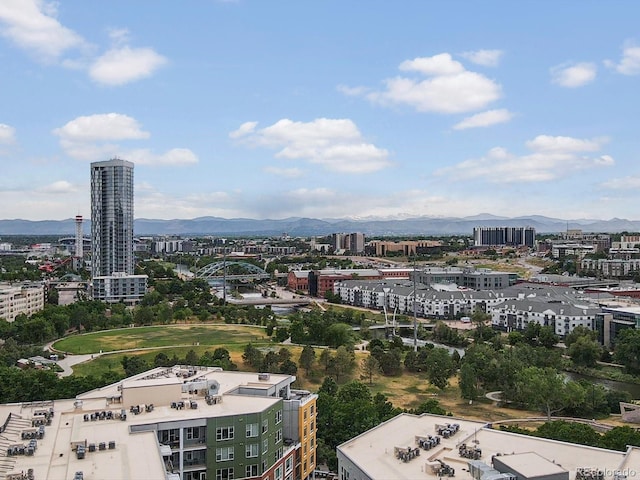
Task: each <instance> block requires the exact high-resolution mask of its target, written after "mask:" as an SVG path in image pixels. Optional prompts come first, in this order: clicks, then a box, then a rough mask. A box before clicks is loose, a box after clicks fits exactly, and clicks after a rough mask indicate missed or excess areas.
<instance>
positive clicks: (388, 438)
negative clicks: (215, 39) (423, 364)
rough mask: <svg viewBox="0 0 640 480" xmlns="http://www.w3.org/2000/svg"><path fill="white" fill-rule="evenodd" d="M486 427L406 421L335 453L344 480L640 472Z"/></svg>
mask: <svg viewBox="0 0 640 480" xmlns="http://www.w3.org/2000/svg"><path fill="white" fill-rule="evenodd" d="M492 427H495V425H492V424H490V423H486V422H478V421H470V420H465V419H461V418H454V417H446V416H439V415H430V414H423V415H420V416H417V415H410V414H406V413H403V414H400V415H398V416H396V417H394V418H392V419H391V420H389V421H387V422H385V423H382V424H380V425H378V426H377V427H374V428H372V429H371V430H368V431H367V432H365V433H363V434H361V435H358V436H357V437H355V438H353V439H351V440H348V441H347V442H345V443H343V444H341V445H339V446H338V448H337V456H338V475H339V476H338V478H339V480H389V479H394V480H424V479H429V478H431V479H441V478H444V477H454V476H455V478H462V479H473V480H483V479H484V480H487V479H494V480H516V479H517V480H529V479H534V478H535V479H545V480H569V479H572V480H573V479H574V478H575V479H584V480H586V479H593V480H597V479H601V480H605V479H606V480H621V479H623V478H632V477H633V476H635V475H637V472H640V448H638V447H628V449H627V451H626V452H618V451H613V450H606V449H602V448H595V447H587V446H583V445H577V444H572V443H566V442H560V441H556V440H547V439H544V438H539V437H533V436H526V435H519V434H515V433H509V432H504V431H500V430H497V429H495V428H492Z"/></svg>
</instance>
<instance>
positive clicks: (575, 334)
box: [564, 325, 598, 348]
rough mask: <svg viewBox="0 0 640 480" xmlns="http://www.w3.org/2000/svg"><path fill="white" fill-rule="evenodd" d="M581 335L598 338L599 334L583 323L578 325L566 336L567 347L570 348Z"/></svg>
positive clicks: (593, 338) (590, 338)
mask: <svg viewBox="0 0 640 480" xmlns="http://www.w3.org/2000/svg"><path fill="white" fill-rule="evenodd" d="M580 337H586V338H588V339H589V340H594V341H595V340H597V339H598V334H597V333H596V332H595V331H593V330H591V329H589V328H587V327H584V326H582V325H578V326H577V327H576V328H574V329H573V330H571V332H569V334H568V335H567V336H566V337H564V344H565V346H566V347H567V348H570V347H571V345H573V343H574V342H575V341H576V340H578V339H579V338H580Z"/></svg>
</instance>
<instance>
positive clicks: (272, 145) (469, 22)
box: [0, 0, 640, 220]
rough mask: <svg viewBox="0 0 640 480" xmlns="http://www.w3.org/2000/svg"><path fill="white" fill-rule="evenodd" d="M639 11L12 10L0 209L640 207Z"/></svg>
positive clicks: (382, 211) (245, 211)
mask: <svg viewBox="0 0 640 480" xmlns="http://www.w3.org/2000/svg"><path fill="white" fill-rule="evenodd" d="M638 18H640V3H638V2H637V1H635V0H634V1H631V0H618V1H615V2H602V1H588V0H585V1H578V0H575V1H570V0H567V1H557V0H554V1H551V0H539V1H527V0H522V1H512V0H509V1H485V2H480V1H472V0H469V1H457V0H447V1H445V0H441V1H427V0H415V1H412V0H405V1H397V2H392V1H387V0H384V1H382V0H367V1H366V2H364V1H356V0H353V1H345V0H322V1H299V0H277V1H276V0H274V1H268V0H236V1H229V0H227V1H221V0H220V1H216V0H198V1H195V0H194V1H189V2H175V1H169V0H136V1H134V2H132V1H130V0H110V1H108V2H103V1H80V0H69V1H65V0H63V1H60V2H47V1H44V0H42V1H38V0H2V1H1V2H0V66H1V67H0V68H1V72H2V75H0V166H1V173H0V218H2V219H10V218H23V219H30V220H43V219H65V218H70V217H73V216H75V215H77V214H80V215H83V216H85V217H86V218H89V217H90V205H89V201H90V197H89V172H90V168H89V164H90V163H91V162H93V161H100V160H107V159H109V158H111V157H113V156H118V157H120V158H124V159H127V160H130V161H132V162H134V163H135V216H136V217H137V218H159V219H172V218H195V217H200V216H219V217H225V218H236V217H249V218H286V217H293V216H305V217H316V218H338V217H370V216H375V217H394V218H397V217H404V216H418V215H428V216H470V215H476V214H480V213H485V212H488V213H492V214H496V215H504V216H520V215H534V214H537V215H547V216H552V217H557V218H564V219H570V218H571V219H576V218H601V219H609V218H613V217H619V218H628V219H634V220H637V219H640V212H639V211H638V210H639V208H640V201H639V200H640V193H639V192H640V134H639V132H638V116H639V114H640V26H639V24H638Z"/></svg>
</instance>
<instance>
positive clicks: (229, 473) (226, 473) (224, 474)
mask: <svg viewBox="0 0 640 480" xmlns="http://www.w3.org/2000/svg"><path fill="white" fill-rule="evenodd" d="M216 480H233V467H228V468H219V469H217V470H216Z"/></svg>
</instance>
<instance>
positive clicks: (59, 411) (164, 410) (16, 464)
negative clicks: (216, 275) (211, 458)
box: [0, 366, 313, 480]
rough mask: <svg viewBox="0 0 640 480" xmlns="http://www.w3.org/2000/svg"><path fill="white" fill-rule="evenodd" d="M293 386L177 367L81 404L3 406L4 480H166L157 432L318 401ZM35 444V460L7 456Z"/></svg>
mask: <svg viewBox="0 0 640 480" xmlns="http://www.w3.org/2000/svg"><path fill="white" fill-rule="evenodd" d="M293 381H295V377H293V376H290V375H278V374H257V373H248V372H226V371H222V370H221V369H219V368H207V367H188V366H176V367H170V368H156V369H153V370H149V371H147V372H144V373H141V374H139V375H136V376H133V377H129V378H127V379H125V380H122V381H120V382H117V383H114V384H112V385H108V386H106V387H103V388H99V389H95V390H92V391H89V392H86V393H83V394H81V395H78V397H77V398H76V399H66V400H56V401H47V402H35V403H24V404H4V405H0V449H2V451H0V478H5V475H6V474H9V473H13V472H18V473H19V472H23V471H24V472H27V470H29V469H33V475H34V478H35V479H39V480H40V479H48V480H68V479H70V478H73V476H74V473H75V472H77V471H82V472H83V473H84V478H90V479H91V480H119V479H123V480H124V479H130V478H135V479H140V480H145V479H153V480H157V479H164V478H165V469H164V462H163V459H162V456H161V453H160V452H161V449H160V445H159V443H158V439H157V436H156V433H155V432H154V431H152V429H153V426H154V425H157V424H161V423H163V422H169V421H176V420H180V421H189V422H191V423H192V424H194V425H195V424H202V426H204V425H205V424H206V419H207V418H212V417H224V416H232V415H242V414H249V413H254V412H259V411H264V410H266V409H268V408H269V407H270V406H272V405H274V404H276V403H277V402H278V401H280V399H281V398H282V397H284V398H285V399H289V400H292V401H302V402H304V401H306V399H307V398H312V397H313V395H311V394H309V392H304V391H292V390H290V389H289V386H290V384H291V383H292V382H293ZM256 391H259V392H260V393H259V394H257V392H256ZM281 396H282V397H281ZM2 422H5V423H4V427H3V426H1V424H2ZM40 425H42V426H43V428H42V429H40ZM32 439H35V441H36V442H37V448H36V449H35V451H33V452H32V453H33V454H28V455H24V454H20V455H6V454H3V453H4V452H7V450H8V449H9V448H11V447H12V446H16V447H17V448H18V449H19V448H22V447H27V446H28V445H29V442H30V441H31V440H32ZM79 445H81V446H83V447H84V448H85V449H86V453H85V456H84V458H78V455H77V453H76V449H77V447H78V446H79Z"/></svg>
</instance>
